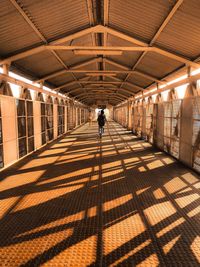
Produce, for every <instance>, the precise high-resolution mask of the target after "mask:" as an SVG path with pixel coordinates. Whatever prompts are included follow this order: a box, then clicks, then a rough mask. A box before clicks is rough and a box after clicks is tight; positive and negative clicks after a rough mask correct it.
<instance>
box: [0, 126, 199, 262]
mask: <svg viewBox="0 0 200 267" xmlns="http://www.w3.org/2000/svg"><path fill="white" fill-rule="evenodd" d="M0 176H1V181H0V266H3V267H5V266H8V267H12V266H34V267H35V266H52V267H56V266H67V267H68V266H148V267H149V266H187V267H188V266H199V264H200V236H199V231H200V180H199V178H198V175H197V174H195V173H194V172H193V171H191V170H190V169H188V168H186V167H184V166H183V165H182V164H181V163H179V162H177V161H176V160H175V159H173V158H172V157H170V156H168V155H167V154H165V153H163V152H160V151H159V150H157V149H155V148H153V147H152V146H151V145H150V144H149V143H147V142H144V141H142V140H140V139H138V138H136V137H134V136H133V135H132V134H131V133H130V132H128V131H126V130H125V129H124V128H122V127H121V126H120V125H118V124H117V123H115V122H109V123H108V124H107V126H106V129H105V133H104V136H103V138H102V139H99V138H98V135H97V124H96V122H92V125H89V124H88V123H87V124H86V125H84V126H82V127H80V128H78V129H76V130H74V131H73V132H71V133H70V134H68V135H66V136H64V137H63V138H61V139H59V140H57V141H56V142H53V143H51V144H49V145H48V146H47V147H45V148H42V149H41V150H39V151H37V152H35V153H34V154H32V155H31V156H29V157H27V158H25V159H24V160H22V161H21V162H19V163H17V164H16V165H14V166H12V167H11V168H10V169H7V170H5V171H4V172H2V173H1V175H0Z"/></svg>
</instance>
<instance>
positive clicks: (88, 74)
mask: <svg viewBox="0 0 200 267" xmlns="http://www.w3.org/2000/svg"><path fill="white" fill-rule="evenodd" d="M116 75H117V74H116V73H105V72H96V73H95V72H92V73H91V72H88V73H86V76H116Z"/></svg>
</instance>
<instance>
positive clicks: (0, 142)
mask: <svg viewBox="0 0 200 267" xmlns="http://www.w3.org/2000/svg"><path fill="white" fill-rule="evenodd" d="M2 133H3V131H2V119H1V105H0V168H2V167H3V165H4V164H3V135H2Z"/></svg>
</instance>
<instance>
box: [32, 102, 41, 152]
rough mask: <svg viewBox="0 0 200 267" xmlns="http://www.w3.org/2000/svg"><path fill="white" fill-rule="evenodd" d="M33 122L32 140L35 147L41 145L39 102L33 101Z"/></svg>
mask: <svg viewBox="0 0 200 267" xmlns="http://www.w3.org/2000/svg"><path fill="white" fill-rule="evenodd" d="M33 116H34V117H33V122H34V141H35V149H37V148H39V147H41V145H42V142H41V103H40V102H39V101H36V102H33Z"/></svg>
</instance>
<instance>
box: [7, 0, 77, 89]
mask: <svg viewBox="0 0 200 267" xmlns="http://www.w3.org/2000/svg"><path fill="white" fill-rule="evenodd" d="M9 1H10V2H11V3H12V4H13V6H14V7H15V8H16V9H17V10H18V12H19V13H20V14H21V15H22V16H23V18H24V19H25V20H26V22H27V23H28V24H29V26H31V28H32V29H33V30H34V32H35V33H36V34H37V35H38V37H39V38H40V39H41V40H42V41H43V42H45V43H46V45H48V42H47V40H46V38H45V37H44V35H43V34H42V33H41V32H40V31H39V29H38V28H37V27H36V26H35V24H34V23H33V22H32V21H31V19H30V18H29V17H28V16H27V14H26V13H25V12H24V10H23V8H22V7H21V6H20V5H19V4H18V3H17V2H16V1H15V0H9ZM51 53H52V54H53V55H54V56H55V57H56V59H57V60H58V62H60V64H61V65H62V66H63V67H64V68H65V69H66V70H68V68H69V67H68V66H67V65H66V64H65V63H64V61H63V60H62V59H61V57H60V56H59V55H58V54H57V53H56V52H55V51H51ZM71 75H72V77H73V79H74V80H75V81H77V83H78V84H79V86H81V87H82V85H81V84H80V83H79V82H78V80H77V78H76V76H75V75H74V74H73V73H71Z"/></svg>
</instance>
